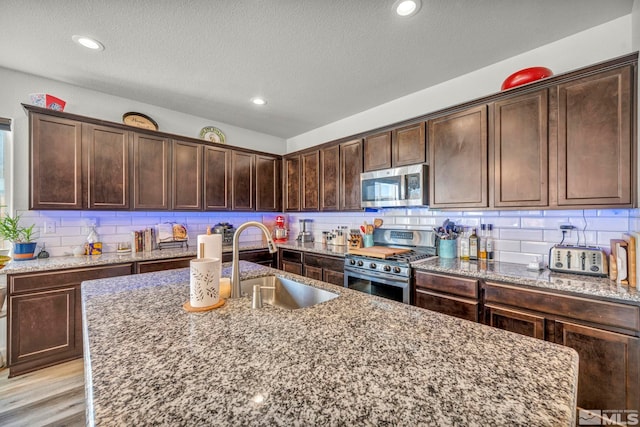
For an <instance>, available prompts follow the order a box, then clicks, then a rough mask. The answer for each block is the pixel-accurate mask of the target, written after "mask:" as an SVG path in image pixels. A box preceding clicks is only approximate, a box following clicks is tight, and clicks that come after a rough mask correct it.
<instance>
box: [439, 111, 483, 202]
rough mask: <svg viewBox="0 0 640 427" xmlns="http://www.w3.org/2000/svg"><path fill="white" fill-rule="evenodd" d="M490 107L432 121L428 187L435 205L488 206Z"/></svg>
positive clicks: (457, 113) (449, 115)
mask: <svg viewBox="0 0 640 427" xmlns="http://www.w3.org/2000/svg"><path fill="white" fill-rule="evenodd" d="M487 120H488V119H487V106H486V105H479V106H476V107H471V108H468V109H466V110H463V111H460V112H456V113H452V114H448V115H446V116H442V117H438V118H436V119H433V120H429V122H428V124H427V126H428V129H429V160H430V166H429V186H430V187H429V190H430V204H429V205H430V207H432V208H454V207H455V208H486V207H488V206H489V197H488V187H489V183H488V180H487V166H488V163H487V158H488V152H487V139H488V134H487Z"/></svg>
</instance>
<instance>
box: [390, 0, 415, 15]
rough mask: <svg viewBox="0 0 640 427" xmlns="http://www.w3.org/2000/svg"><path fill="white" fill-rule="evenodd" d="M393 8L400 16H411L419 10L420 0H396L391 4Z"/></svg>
mask: <svg viewBox="0 0 640 427" xmlns="http://www.w3.org/2000/svg"><path fill="white" fill-rule="evenodd" d="M393 9H394V10H395V11H396V13H397V14H398V15H400V16H411V15H415V14H416V13H418V11H419V10H420V0H398V1H396V2H395V3H394V4H393Z"/></svg>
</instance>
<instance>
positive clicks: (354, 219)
mask: <svg viewBox="0 0 640 427" xmlns="http://www.w3.org/2000/svg"><path fill="white" fill-rule="evenodd" d="M19 213H20V214H21V215H22V217H23V218H24V219H25V220H28V221H30V222H31V223H34V224H36V226H37V227H38V228H37V230H36V231H37V235H38V242H39V243H40V244H42V243H44V244H45V245H46V248H47V251H48V252H49V253H50V254H51V256H61V255H64V254H67V255H68V254H71V253H72V250H73V248H74V247H75V246H78V245H82V244H84V242H85V240H86V234H88V229H87V223H88V221H91V220H95V221H96V223H97V231H98V233H99V234H100V236H101V240H102V241H103V243H104V244H105V248H104V250H105V252H106V251H115V245H116V242H118V241H123V240H128V239H129V238H130V232H131V231H132V230H140V229H143V228H146V227H150V226H153V225H155V224H158V223H165V222H178V223H184V224H187V228H188V232H189V242H190V245H194V244H195V239H196V236H197V235H198V234H203V233H204V232H205V231H206V227H207V226H213V225H215V224H217V223H218V222H229V223H231V224H233V225H235V226H238V225H240V224H241V223H243V222H245V221H262V220H263V217H264V218H266V219H269V218H273V217H274V216H275V215H276V214H275V213H271V212H266V213H259V212H242V213H231V212H194V213H190V212H161V211H150V212H139V211H132V212H123V211H115V212H108V211H95V212H94V211H81V212H78V211H21V212H19ZM583 214H584V217H583ZM284 215H285V217H286V220H287V226H288V228H289V231H290V233H289V235H290V236H291V237H292V238H295V236H297V234H298V231H299V230H298V227H299V223H298V220H299V219H303V218H304V219H313V220H314V221H313V223H312V231H313V233H314V236H315V238H316V240H317V241H320V239H321V237H322V231H327V230H331V229H335V228H336V227H338V226H343V225H344V226H347V227H349V228H356V229H357V228H359V226H360V225H361V224H363V222H364V221H367V222H368V223H373V219H374V218H382V219H383V221H384V225H383V227H387V228H399V229H421V230H431V229H433V227H436V226H440V225H442V223H443V222H444V220H445V219H449V220H450V221H453V222H455V223H456V224H460V225H465V226H469V227H476V228H479V226H480V224H481V223H485V224H488V223H491V224H493V225H494V231H493V233H494V234H493V235H494V238H495V239H496V253H495V258H496V260H500V261H504V262H516V263H525V264H526V263H528V262H529V261H534V260H535V257H536V256H540V255H545V259H546V254H547V252H548V248H549V247H550V246H552V245H554V244H556V243H559V242H560V240H561V239H562V233H561V232H560V229H559V227H560V225H562V224H573V225H575V226H576V227H577V228H578V229H577V230H572V231H570V232H569V233H567V237H566V239H565V243H569V244H577V243H578V239H577V238H578V236H580V241H579V243H580V244H585V240H586V244H588V245H597V246H600V247H603V248H604V249H605V250H607V251H608V250H609V240H610V239H617V238H620V237H621V235H622V233H624V232H626V231H629V230H640V209H601V210H595V209H591V210H585V211H584V212H583V211H582V210H549V211H541V210H523V211H470V212H460V211H438V210H431V209H428V208H416V209H406V208H389V209H382V210H380V211H377V212H330V213H318V212H315V213H313V212H300V213H286V214H284ZM585 219H586V225H587V229H586V231H585V232H584V233H583V231H582V229H583V227H584V225H585ZM52 221H53V222H54V223H55V225H56V232H55V233H54V234H46V235H45V234H43V229H42V227H43V226H44V223H45V222H52ZM585 238H586V239H585ZM256 239H261V233H260V231H259V230H257V229H253V228H249V229H247V230H246V231H244V232H243V233H242V235H241V236H240V241H252V240H256Z"/></svg>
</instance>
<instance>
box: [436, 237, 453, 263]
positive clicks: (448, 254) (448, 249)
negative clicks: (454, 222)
mask: <svg viewBox="0 0 640 427" xmlns="http://www.w3.org/2000/svg"><path fill="white" fill-rule="evenodd" d="M457 243H458V241H457V240H445V239H440V245H439V252H438V255H439V256H440V258H456V257H457V255H458V245H457Z"/></svg>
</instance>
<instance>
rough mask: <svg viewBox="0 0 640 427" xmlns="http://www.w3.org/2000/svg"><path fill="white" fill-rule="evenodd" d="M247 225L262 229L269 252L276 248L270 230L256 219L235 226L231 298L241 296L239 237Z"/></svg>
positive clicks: (274, 250)
mask: <svg viewBox="0 0 640 427" xmlns="http://www.w3.org/2000/svg"><path fill="white" fill-rule="evenodd" d="M249 227H258V228H259V229H261V230H262V232H263V233H264V235H265V237H266V238H267V246H268V247H269V252H270V253H274V252H276V251H277V250H278V249H277V248H276V244H275V243H273V240H272V239H271V232H270V231H269V229H268V228H267V227H265V225H264V224H262V223H261V222H257V221H248V222H245V223H244V224H240V226H239V227H238V228H236V232H235V233H234V235H233V265H232V267H231V298H240V297H242V292H241V291H240V256H239V255H238V252H239V246H240V245H239V244H238V242H239V239H240V233H242V232H243V231H244V230H245V229H247V228H249Z"/></svg>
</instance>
